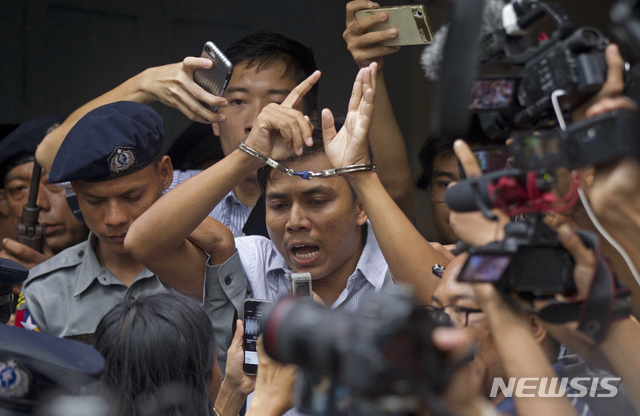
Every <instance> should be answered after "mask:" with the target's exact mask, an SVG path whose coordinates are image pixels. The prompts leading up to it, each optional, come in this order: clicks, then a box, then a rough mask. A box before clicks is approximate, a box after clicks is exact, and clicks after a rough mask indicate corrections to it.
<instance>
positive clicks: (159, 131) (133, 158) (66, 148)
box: [49, 101, 164, 183]
mask: <svg viewBox="0 0 640 416" xmlns="http://www.w3.org/2000/svg"><path fill="white" fill-rule="evenodd" d="M163 139H164V126H163V124H162V117H161V116H160V114H158V113H157V112H156V111H155V110H154V109H153V108H151V107H149V106H148V105H144V104H139V103H134V102H131V101H119V102H115V103H111V104H107V105H103V106H102V107H98V108H96V109H94V110H92V111H90V112H89V113H87V114H86V115H85V116H84V117H82V118H81V119H80V121H78V122H77V123H76V125H75V126H73V128H72V129H71V130H70V131H69V133H68V134H67V137H65V139H64V141H63V142H62V146H60V149H59V150H58V154H57V155H56V158H55V159H54V161H53V165H52V167H51V172H49V182H52V183H59V182H67V181H77V180H84V181H90V182H98V181H105V180H109V179H113V178H117V177H119V176H123V175H129V174H131V173H134V172H137V171H139V170H140V169H143V168H145V167H147V166H149V165H150V164H151V163H152V162H153V161H154V160H155V159H156V158H157V157H158V155H159V154H160V148H161V147H162V140H163Z"/></svg>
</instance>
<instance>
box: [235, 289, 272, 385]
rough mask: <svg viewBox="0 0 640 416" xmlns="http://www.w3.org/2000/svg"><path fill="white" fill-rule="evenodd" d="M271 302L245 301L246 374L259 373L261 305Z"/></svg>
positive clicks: (244, 345)
mask: <svg viewBox="0 0 640 416" xmlns="http://www.w3.org/2000/svg"><path fill="white" fill-rule="evenodd" d="M263 303H271V302H270V301H268V300H246V301H245V302H244V336H243V339H242V348H243V349H244V365H243V370H244V372H245V373H246V374H257V373H258V351H257V344H258V337H259V336H260V320H261V319H262V314H263V312H262V309H261V308H260V305H261V304H263Z"/></svg>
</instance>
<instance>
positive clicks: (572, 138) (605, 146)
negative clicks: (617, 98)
mask: <svg viewBox="0 0 640 416" xmlns="http://www.w3.org/2000/svg"><path fill="white" fill-rule="evenodd" d="M639 127H640V120H638V112H637V111H631V110H614V111H611V112H608V113H604V114H600V115H598V116H595V117H592V118H588V119H585V120H581V121H579V122H577V123H574V124H572V125H570V126H569V127H567V130H566V131H564V132H562V141H561V143H562V154H563V157H564V159H565V160H566V167H568V168H569V169H577V168H581V167H583V166H587V165H597V164H600V163H604V162H608V161H610V160H615V159H618V158H621V157H625V156H635V158H636V159H637V160H639V161H640V138H639V137H638V131H639V130H638V128H639Z"/></svg>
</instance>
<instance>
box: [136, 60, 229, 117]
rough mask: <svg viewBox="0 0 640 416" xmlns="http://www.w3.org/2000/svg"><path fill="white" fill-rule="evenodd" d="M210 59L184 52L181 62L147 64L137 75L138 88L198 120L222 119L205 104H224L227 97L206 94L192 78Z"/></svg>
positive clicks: (207, 66)
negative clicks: (146, 67) (185, 55)
mask: <svg viewBox="0 0 640 416" xmlns="http://www.w3.org/2000/svg"><path fill="white" fill-rule="evenodd" d="M212 64H213V63H212V62H211V60H210V59H206V58H196V57H193V56H188V57H186V58H184V60H183V61H182V62H179V63H176V64H169V65H164V66H159V67H154V68H149V69H147V70H146V71H144V72H143V73H142V74H140V75H141V78H140V79H141V81H140V82H141V83H142V85H141V88H142V89H143V90H144V91H147V92H148V93H149V94H151V95H152V96H153V97H154V98H155V99H156V100H158V101H160V102H161V103H162V104H164V105H168V106H170V107H173V108H177V109H178V110H180V111H181V112H182V113H183V114H184V115H185V116H187V117H188V118H189V119H190V120H192V121H197V122H198V123H215V122H223V121H224V120H225V118H224V116H222V115H218V114H217V113H214V112H213V111H211V110H209V109H208V108H206V107H205V106H204V105H203V104H202V103H206V104H208V105H210V106H212V107H226V106H227V103H228V102H227V99H226V98H223V97H218V96H215V95H213V94H210V93H209V92H207V91H206V90H204V89H203V88H202V87H201V86H199V85H198V84H196V82H195V81H194V80H193V73H194V72H195V71H196V69H209V68H211V65H212Z"/></svg>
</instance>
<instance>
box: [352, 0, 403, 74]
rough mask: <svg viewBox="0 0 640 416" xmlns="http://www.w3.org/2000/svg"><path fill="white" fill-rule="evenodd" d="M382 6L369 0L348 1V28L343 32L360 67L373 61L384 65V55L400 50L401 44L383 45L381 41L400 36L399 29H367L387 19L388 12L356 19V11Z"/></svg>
mask: <svg viewBox="0 0 640 416" xmlns="http://www.w3.org/2000/svg"><path fill="white" fill-rule="evenodd" d="M376 7H380V5H379V4H378V3H374V2H371V1H368V0H353V1H351V2H349V3H347V28H346V30H345V31H344V33H343V34H342V37H343V39H344V40H345V42H347V49H348V50H349V52H351V55H352V56H353V60H354V61H356V63H357V64H358V66H359V67H361V68H363V67H365V66H368V65H369V64H370V63H371V62H376V63H378V65H380V66H381V65H382V57H383V56H385V55H389V54H392V53H395V52H397V51H399V50H400V47H399V46H382V45H380V43H381V42H383V41H385V40H387V39H393V38H395V37H396V36H398V29H395V28H393V29H388V30H380V31H373V32H369V33H367V30H369V29H371V28H374V27H376V26H377V25H379V24H380V23H382V22H384V21H386V20H387V18H388V16H387V14H386V13H384V12H381V13H376V14H374V15H371V16H367V17H363V18H362V19H360V20H357V19H356V12H357V11H359V10H366V9H371V8H376Z"/></svg>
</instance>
